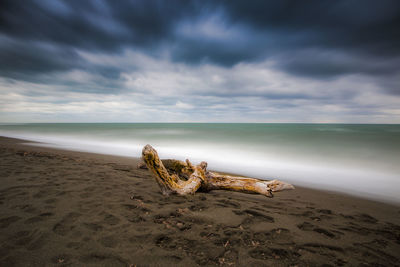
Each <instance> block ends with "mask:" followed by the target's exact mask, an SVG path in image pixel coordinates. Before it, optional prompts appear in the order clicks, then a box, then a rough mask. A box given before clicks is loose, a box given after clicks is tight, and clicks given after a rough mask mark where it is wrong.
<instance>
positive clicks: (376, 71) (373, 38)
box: [0, 0, 400, 91]
mask: <svg viewBox="0 0 400 267" xmlns="http://www.w3.org/2000/svg"><path fill="white" fill-rule="evenodd" d="M210 18H211V19H210ZM212 18H217V19H214V20H212ZM210 21H211V22H210ZM207 23H211V24H210V25H207ZM398 25H400V2H399V1H396V0H393V1H390V0H383V1H375V0H365V1H352V0H342V1H324V0H310V1H305V2H304V1H284V0H282V1H261V0H260V1H239V0H238V1H233V0H229V1H228V0H226V1H205V0H203V1H183V0H182V1H178V0H176V1H170V0H169V1H155V0H154V1H150V0H146V1H111V0H110V1H106V0H105V1H77V0H76V1H74V0H70V1H61V0H49V1H39V0H37V1H33V0H32V1H15V0H8V1H7V0H3V1H1V4H0V33H1V36H2V39H4V40H7V41H6V43H2V44H1V45H0V50H1V51H0V56H1V61H2V64H1V66H0V73H1V75H2V76H4V77H11V78H20V79H27V78H29V77H31V79H33V78H32V77H33V76H35V75H37V74H38V73H47V72H53V71H65V70H71V69H85V70H87V71H92V72H96V73H99V74H100V75H102V76H104V77H108V78H110V79H116V78H118V76H119V71H118V69H113V70H112V71H104V70H102V69H98V68H97V67H96V68H95V67H91V66H90V65H87V64H86V65H85V63H84V62H82V58H80V57H79V56H78V55H77V54H76V53H75V50H76V49H79V50H86V51H91V52H93V51H95V52H98V53H108V54H120V53H122V51H123V49H126V48H130V49H135V50H137V51H141V52H142V53H147V54H150V55H153V56H157V55H159V54H161V53H163V52H165V51H167V52H168V53H170V55H171V58H172V59H173V60H175V61H178V62H183V63H186V64H201V63H211V64H218V65H221V66H225V67H231V66H233V65H235V64H237V63H240V62H259V61H262V60H265V59H272V60H274V62H275V65H274V66H275V67H276V68H279V69H281V70H283V71H285V72H288V73H291V74H294V75H298V76H307V77H312V78H316V79H321V78H322V79H326V78H332V77H338V76H341V75H346V74H354V73H359V74H368V75H371V76H381V75H383V74H384V75H390V74H393V75H394V74H395V73H393V72H395V71H396V70H398V69H399V58H400V34H398ZM185 27H186V31H180V29H182V28H185ZM207 27H209V28H211V29H208V28H207ZM213 27H217V28H218V27H219V32H216V33H213V34H209V32H208V31H209V30H211V31H212V30H213V29H212V28H213ZM224 32H228V33H229V34H228V35H227V36H224V35H223V34H222V35H221V34H220V33H224ZM12 42H14V43H15V44H16V45H15V46H13V45H10V44H11V43H12ZM121 71H122V70H121ZM24 77H25V78H24ZM388 84H389V83H388ZM390 90H391V91H398V90H397V89H396V88H395V89H393V88H391V89H390Z"/></svg>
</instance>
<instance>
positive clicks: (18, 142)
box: [0, 136, 400, 207]
mask: <svg viewBox="0 0 400 267" xmlns="http://www.w3.org/2000/svg"><path fill="white" fill-rule="evenodd" d="M36 144H37V145H36ZM0 145H2V146H9V147H13V148H17V147H18V148H20V149H22V150H27V151H34V152H54V153H61V154H65V155H72V156H80V157H83V158H89V159H90V158H95V159H100V160H104V161H106V162H108V161H111V162H114V163H123V164H127V165H132V167H135V166H136V165H137V163H138V162H139V161H140V160H141V159H140V158H138V157H131V156H120V155H114V154H102V153H95V152H86V151H77V150H73V149H64V148H57V147H52V146H51V145H48V144H46V143H40V142H36V141H31V140H25V139H19V138H13V137H4V136H0ZM212 171H217V172H220V173H225V174H230V175H234V176H246V175H243V174H241V173H235V172H229V171H228V172H227V171H220V170H212ZM254 178H257V179H260V177H254ZM282 181H285V180H284V179H282ZM293 185H294V186H295V187H296V189H299V190H310V191H311V192H310V193H314V194H315V193H316V192H320V193H321V196H322V195H324V194H331V195H340V196H342V197H349V198H354V200H356V199H360V200H366V201H371V202H373V203H376V204H378V205H379V204H385V205H391V206H394V207H400V202H396V201H394V200H392V201H391V200H389V199H383V198H379V197H376V196H374V197H367V196H363V195H362V194H361V193H359V194H351V193H347V192H340V191H339V190H338V189H337V190H335V189H332V190H329V189H326V188H319V187H318V186H315V187H308V186H302V185H298V184H295V183H294V184H293ZM314 191H315V192H314ZM307 193H308V192H307ZM280 194H281V193H280Z"/></svg>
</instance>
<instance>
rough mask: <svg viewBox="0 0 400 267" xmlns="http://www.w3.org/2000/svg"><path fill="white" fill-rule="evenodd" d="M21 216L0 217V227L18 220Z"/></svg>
mask: <svg viewBox="0 0 400 267" xmlns="http://www.w3.org/2000/svg"><path fill="white" fill-rule="evenodd" d="M20 219H21V217H19V216H10V217H6V218H2V219H0V228H6V227H8V226H9V225H10V224H12V223H15V222H16V221H19V220H20Z"/></svg>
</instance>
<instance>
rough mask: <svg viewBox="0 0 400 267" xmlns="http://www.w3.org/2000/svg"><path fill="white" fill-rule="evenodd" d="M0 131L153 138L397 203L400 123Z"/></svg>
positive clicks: (58, 140) (222, 163)
mask: <svg viewBox="0 0 400 267" xmlns="http://www.w3.org/2000/svg"><path fill="white" fill-rule="evenodd" d="M0 136H5V137H14V138H21V139H26V140H32V141H37V142H41V144H40V145H42V146H50V147H56V148H62V149H69V150H77V151H86V152H96V153H102V154H112V155H120V156H128V157H140V155H141V150H142V148H143V146H144V145H146V144H151V145H152V146H153V147H154V148H155V149H157V151H158V152H159V155H160V157H161V158H175V159H180V160H184V159H186V158H189V159H190V160H191V161H192V162H193V163H199V162H200V161H207V162H208V166H209V167H208V169H210V170H218V171H224V172H231V173H237V174H241V175H246V176H250V177H257V178H261V179H267V180H269V179H279V180H283V181H287V182H290V183H293V184H294V185H298V186H306V187H312V188H319V189H326V190H332V191H339V192H344V193H348V194H352V195H358V196H363V197H366V198H371V199H377V200H383V201H388V202H393V203H400V193H399V189H400V125H376V124H373V125H371V124H369V125H367V124H261V123H45V124H41V123H29V124H2V125H0Z"/></svg>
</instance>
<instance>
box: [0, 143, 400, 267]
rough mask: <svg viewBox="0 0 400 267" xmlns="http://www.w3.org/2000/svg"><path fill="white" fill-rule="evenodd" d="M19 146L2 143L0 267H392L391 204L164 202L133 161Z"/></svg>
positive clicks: (395, 253) (284, 198)
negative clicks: (200, 266) (217, 266)
mask: <svg viewBox="0 0 400 267" xmlns="http://www.w3.org/2000/svg"><path fill="white" fill-rule="evenodd" d="M21 142H22V141H21V140H16V139H10V138H2V137H0V179H1V180H0V181H1V182H0V266H135V265H136V266H195V265H208V266H210V265H211V266H213V265H222V266H321V265H324V266H399V262H400V206H399V205H391V204H386V203H380V202H375V201H371V200H366V199H362V198H356V197H352V196H348V195H342V194H339V193H334V192H326V191H319V190H312V189H307V188H301V187H299V186H297V187H296V189H295V190H293V191H286V192H281V193H277V194H275V197H274V198H272V199H270V198H266V197H263V196H259V195H249V194H242V193H236V192H227V191H212V192H209V193H196V194H195V195H193V196H187V197H181V196H170V197H164V196H162V195H161V193H160V190H159V188H158V185H157V184H156V182H155V180H154V179H153V178H152V176H151V175H150V174H149V172H148V171H147V170H141V169H137V168H136V164H137V159H132V158H124V157H116V156H107V155H98V154H90V153H81V152H71V151H63V150H55V149H49V148H43V147H32V146H28V145H24V144H21ZM278 178H279V179H281V180H284V178H281V177H278Z"/></svg>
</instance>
